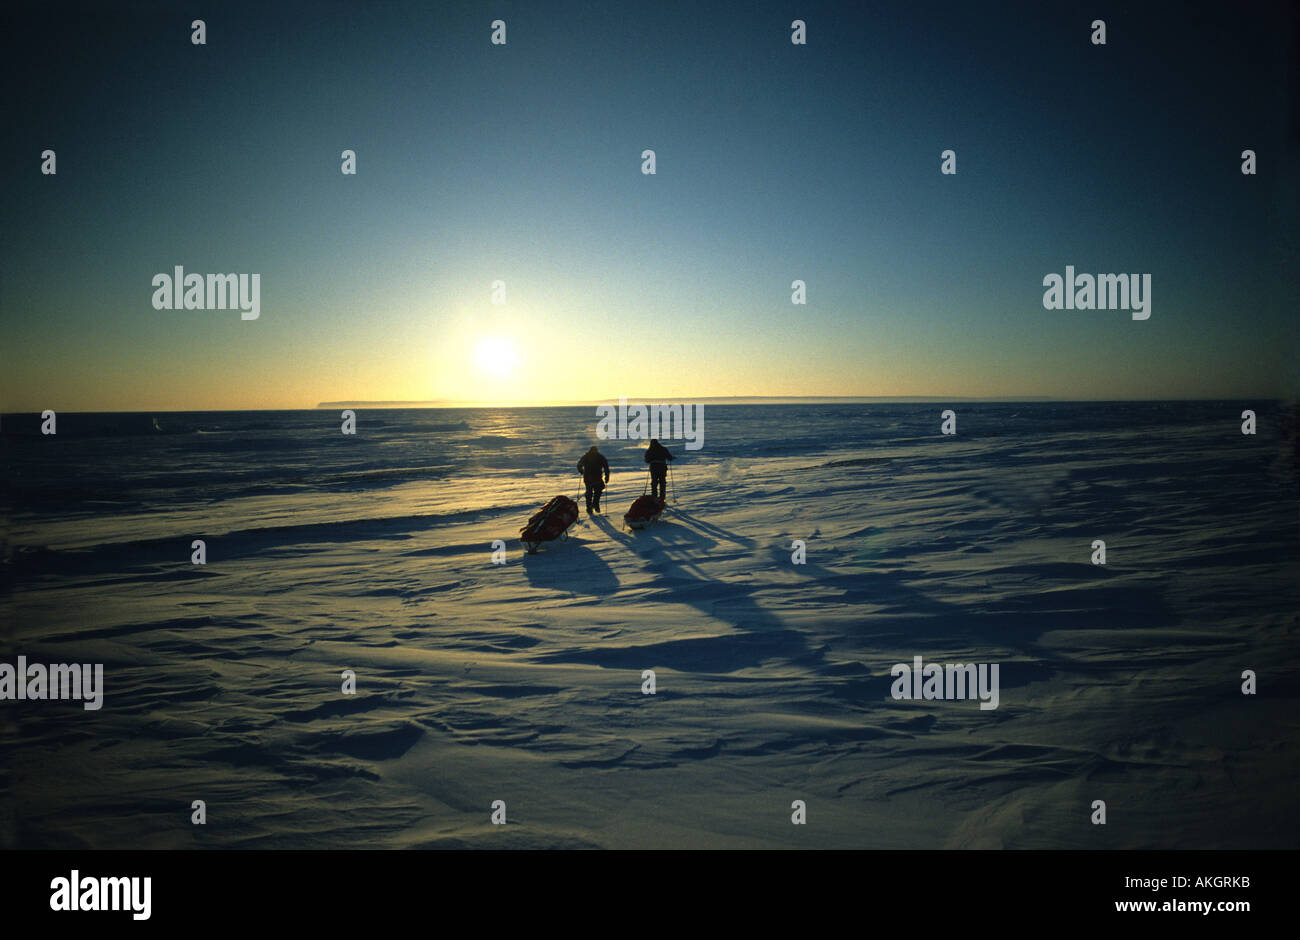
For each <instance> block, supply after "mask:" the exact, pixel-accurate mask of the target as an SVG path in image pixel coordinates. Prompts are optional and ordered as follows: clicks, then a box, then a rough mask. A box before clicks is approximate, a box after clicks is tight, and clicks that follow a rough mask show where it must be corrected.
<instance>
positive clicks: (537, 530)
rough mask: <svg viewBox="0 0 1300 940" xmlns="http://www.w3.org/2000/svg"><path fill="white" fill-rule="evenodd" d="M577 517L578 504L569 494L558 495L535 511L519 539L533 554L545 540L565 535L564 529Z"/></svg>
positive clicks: (521, 531) (520, 533)
mask: <svg viewBox="0 0 1300 940" xmlns="http://www.w3.org/2000/svg"><path fill="white" fill-rule="evenodd" d="M577 518H578V504H577V503H575V502H574V501H573V500H571V499H569V497H567V496H556V497H554V498H553V499H551V501H550V502H548V503H547V504H546V505H545V506H543V507H542V508H541V509H539V510H538V511H537V512H535V513H533V517H532V518H531V519H529V520H528V525H526V526H524V527H523V528H522V529H520V530H519V541H521V542H523V543H524V548H525V549H527V550H528V554H530V555H532V554H534V553H535V552H536V551H537V549H538V548H539V547H540V546H541V544H542V543H543V542H550V541H553V540H554V539H558V538H559V537H560V536H562V535H564V530H565V529H567V528H568V527H569V526H571V525H573V523H574V521H575V520H577Z"/></svg>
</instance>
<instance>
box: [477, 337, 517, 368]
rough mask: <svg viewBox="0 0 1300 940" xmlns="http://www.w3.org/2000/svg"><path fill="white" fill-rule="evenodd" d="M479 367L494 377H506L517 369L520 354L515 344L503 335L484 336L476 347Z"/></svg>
mask: <svg viewBox="0 0 1300 940" xmlns="http://www.w3.org/2000/svg"><path fill="white" fill-rule="evenodd" d="M474 357H475V359H477V360H478V367H479V369H480V370H481V371H483V372H485V373H486V374H488V375H490V376H493V377H494V378H505V377H506V376H509V375H510V374H512V373H513V372H514V371H515V366H517V365H518V364H519V356H518V354H517V353H516V352H515V344H514V343H513V342H511V341H510V340H508V339H506V338H505V337H502V336H484V337H483V338H481V339H480V340H479V341H478V345H477V346H476V347H475V351H474Z"/></svg>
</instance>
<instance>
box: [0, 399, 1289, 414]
mask: <svg viewBox="0 0 1300 940" xmlns="http://www.w3.org/2000/svg"><path fill="white" fill-rule="evenodd" d="M626 401H627V402H628V404H635V405H642V404H662V403H661V402H652V401H648V400H644V399H631V398H629V399H626ZM1214 401H1223V402H1297V401H1298V400H1297V398H1296V397H1295V396H1279V395H1257V396H1246V397H1218V396H1213V397H1208V398H1182V397H1171V398H1050V397H1042V398H1039V397H1033V396H994V397H988V398H981V397H970V396H960V395H953V396H943V395H875V396H872V395H839V396H836V395H805V396H794V395H734V396H709V397H701V398H695V399H693V400H691V401H689V402H682V401H678V402H672V404H713V405H717V406H726V405H744V404H769V405H799V404H857V403H861V404H872V403H885V404H933V403H936V402H939V403H942V402H960V403H964V404H1030V405H1032V404H1118V403H1141V402H1214ZM612 403H613V402H611V400H609V399H591V400H587V401H581V400H557V401H544V402H529V403H522V402H511V401H505V402H464V401H456V400H451V399H441V400H439V399H434V400H429V401H379V400H377V401H323V402H319V403H317V404H316V405H315V406H313V407H307V408H301V407H300V408H196V409H159V408H144V409H130V410H128V409H123V410H114V411H79V410H73V409H70V408H62V409H57V411H59V412H61V413H63V414H222V413H238V412H291V411H321V410H325V409H330V410H333V409H335V408H371V409H380V410H402V409H408V410H413V411H414V410H439V409H443V410H449V411H450V410H469V409H493V408H509V409H519V408H581V407H589V406H592V405H609V404H612ZM51 410H56V409H51ZM28 414H36V415H39V414H40V412H37V411H30V410H25V411H9V410H5V411H0V416H3V417H18V416H21V415H28Z"/></svg>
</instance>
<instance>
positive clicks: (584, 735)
mask: <svg viewBox="0 0 1300 940" xmlns="http://www.w3.org/2000/svg"><path fill="white" fill-rule="evenodd" d="M1255 407H1256V410H1258V411H1259V412H1260V415H1261V421H1260V424H1261V428H1264V427H1267V426H1270V425H1269V422H1270V421H1271V420H1272V418H1273V417H1277V414H1276V412H1275V411H1270V410H1269V407H1270V406H1266V405H1261V404H1259V403H1256V404H1255ZM710 408H711V411H710V416H709V437H708V440H707V446H706V447H705V448H704V449H703V450H701V451H699V452H698V453H692V454H690V455H685V454H683V455H681V456H679V459H678V460H677V461H676V462H675V463H674V465H673V473H674V481H673V482H674V484H675V489H676V500H675V501H674V500H672V499H670V501H669V506H668V510H667V511H666V512H665V514H664V516H663V519H662V520H661V521H660V522H659V523H657V524H655V525H652V526H651V527H649V528H647V529H645V530H642V531H638V532H630V531H625V530H624V529H623V528H622V527H621V526H620V521H621V517H622V512H623V511H625V510H626V508H627V506H628V505H629V504H630V503H631V502H632V500H633V499H635V498H636V497H637V496H639V495H640V494H641V492H642V490H643V488H644V483H645V479H644V470H643V466H642V465H641V463H640V451H639V449H638V448H637V447H636V446H635V442H632V443H627V442H617V441H611V442H608V445H609V446H602V449H603V450H604V451H605V452H606V454H607V456H608V457H609V460H610V463H611V467H612V470H613V475H612V478H611V482H610V490H609V491H608V493H607V495H606V497H605V499H604V503H605V506H606V507H607V512H608V514H607V515H603V516H592V517H589V518H588V517H586V516H584V517H582V519H581V520H580V521H579V522H578V523H577V524H576V525H575V526H574V527H573V528H572V529H571V530H570V536H571V537H570V538H569V540H568V541H567V542H555V543H551V544H549V545H548V546H547V548H545V549H544V550H543V551H542V552H540V553H539V554H537V555H535V556H525V555H524V554H523V553H522V550H521V548H520V545H519V543H518V541H517V536H518V531H519V527H520V526H521V525H522V524H523V523H524V521H525V520H526V519H527V518H528V516H529V515H530V514H531V513H532V512H534V511H535V510H536V509H537V508H538V507H540V506H541V505H542V504H543V503H544V502H545V501H546V500H547V499H549V498H550V497H551V496H554V495H556V494H559V493H565V494H567V495H570V496H574V495H576V494H577V493H578V491H579V483H578V480H577V477H576V474H575V473H574V472H573V465H574V463H575V462H576V460H577V458H578V456H580V455H581V453H582V451H583V450H585V448H586V446H589V445H590V439H589V436H588V435H587V434H584V431H585V432H589V431H590V428H591V426H592V425H594V415H592V414H591V413H589V412H590V410H589V409H542V410H520V411H517V412H507V411H501V410H497V411H490V412H473V411H466V412H455V413H452V414H448V413H447V412H408V413H403V412H384V413H383V414H382V416H381V417H382V425H379V424H377V425H376V426H374V427H373V429H372V427H371V425H370V423H369V414H368V413H367V412H365V411H361V412H359V413H358V434H357V436H356V438H355V439H345V438H343V436H342V435H340V434H339V432H338V427H337V423H335V422H334V418H335V417H336V416H335V415H333V414H326V413H321V412H311V413H288V414H286V416H285V417H284V418H283V420H282V422H281V423H280V424H279V425H277V423H276V419H274V418H268V416H267V415H265V414H259V415H256V416H244V417H243V418H241V416H239V415H224V416H213V415H206V416H203V421H205V422H207V424H208V425H209V426H218V425H219V426H220V428H221V431H222V434H223V435H235V436H236V437H237V436H238V435H239V433H240V431H239V422H240V421H241V420H248V421H253V420H254V418H255V419H256V421H257V422H259V423H261V424H264V425H266V426H265V427H261V428H259V429H256V430H250V431H248V434H250V435H253V436H255V437H256V436H261V437H267V436H270V437H271V438H277V436H278V440H279V441H280V443H279V444H277V445H275V446H266V447H245V448H242V449H241V447H240V445H237V444H235V443H234V442H233V441H232V443H231V444H230V446H229V447H228V448H226V449H221V450H217V451H213V450H211V449H209V448H207V447H205V446H195V447H194V448H193V449H187V448H186V447H185V446H183V445H181V444H178V443H177V442H178V440H179V439H180V438H182V437H184V435H161V436H157V437H154V438H149V437H147V436H143V435H142V436H140V437H139V438H137V439H136V440H134V441H133V443H132V445H131V447H130V448H122V449H117V448H116V447H108V446H106V445H105V440H106V438H104V437H102V436H95V435H88V436H86V437H84V438H80V439H71V438H70V439H69V440H68V441H66V442H64V441H60V444H61V446H63V447H65V448H66V452H65V454H64V458H66V463H63V464H59V465H58V466H54V467H51V466H50V465H49V464H47V463H46V462H45V461H47V460H48V457H46V456H44V455H43V454H42V452H40V451H39V450H38V444H39V442H37V441H29V440H27V439H25V438H22V439H19V440H17V443H13V442H12V441H10V440H6V442H5V448H6V454H5V473H4V484H5V497H6V509H7V512H8V514H9V518H10V522H11V525H10V533H11V534H10V539H11V543H12V544H11V546H10V548H11V551H10V557H9V559H8V561H7V562H6V564H5V569H6V576H5V581H6V583H7V585H8V586H9V588H10V590H9V591H8V592H7V594H6V595H4V596H3V598H2V600H0V603H3V607H4V609H3V617H4V620H5V622H6V623H7V624H11V625H12V643H13V645H14V647H15V648H16V649H19V650H20V651H21V652H23V653H25V654H26V655H27V657H28V658H29V659H31V660H33V661H35V660H40V661H48V662H94V663H103V664H104V675H105V678H104V683H105V697H104V706H103V708H102V709H101V710H99V711H97V712H95V713H93V714H92V713H88V712H83V711H82V710H81V709H80V708H79V707H78V708H77V709H76V710H75V714H74V713H73V710H72V709H67V710H59V709H58V708H55V707H50V708H44V709H40V710H35V709H30V708H29V709H26V710H23V711H22V712H21V713H18V712H16V711H14V710H12V709H10V710H7V711H6V715H9V716H13V715H17V716H18V717H16V718H14V717H9V718H8V723H7V724H6V725H4V726H0V746H2V747H3V749H4V753H5V754H6V761H7V763H8V764H9V769H8V786H9V790H10V795H11V796H12V798H13V799H14V800H15V803H16V806H17V814H16V821H15V822H14V824H13V832H12V836H11V837H12V840H13V841H14V842H16V844H18V845H22V846H31V847H35V846H52V847H72V846H81V845H86V846H90V847H149V848H155V847H171V846H191V845H204V846H224V847H278V848H289V847H293V848H306V847H334V846H388V847H443V848H456V847H498V846H512V847H548V846H550V847H595V846H607V847H634V846H637V847H639V846H654V847H673V846H683V847H705V846H715V847H755V846H795V845H818V846H825V847H900V848H901V847H913V848H924V847H940V846H955V847H997V846H1005V847H1060V848H1073V847H1096V848H1102V847H1106V848H1114V847H1125V848H1133V847H1154V846H1168V847H1181V846H1196V847H1211V846H1218V847H1229V846H1242V847H1246V846H1249V847H1259V846H1268V845H1276V846H1282V845H1288V844H1290V843H1289V842H1288V840H1292V839H1293V838H1294V834H1293V833H1294V830H1293V828H1292V829H1291V830H1290V831H1288V829H1287V827H1286V826H1285V825H1280V824H1279V823H1278V820H1289V821H1291V822H1292V823H1293V821H1294V809H1293V807H1292V799H1291V793H1292V786H1291V783H1290V778H1291V776H1292V771H1294V769H1295V767H1294V764H1295V763H1296V758H1295V755H1294V754H1293V753H1291V752H1290V751H1289V750H1287V749H1286V747H1281V748H1280V749H1279V745H1278V743H1277V742H1279V741H1283V740H1286V739H1287V734H1288V733H1289V732H1290V731H1293V730H1294V727H1295V715H1294V710H1293V703H1294V699H1295V696H1296V695H1297V692H1298V690H1300V662H1298V654H1297V652H1296V645H1295V638H1296V628H1297V617H1296V611H1297V609H1300V606H1298V605H1297V552H1296V524H1295V519H1296V517H1295V512H1296V491H1295V484H1294V479H1293V478H1292V477H1291V476H1289V475H1290V474H1293V472H1294V466H1293V458H1291V457H1290V456H1289V455H1290V454H1292V453H1293V451H1291V450H1288V448H1289V447H1290V446H1291V445H1290V444H1289V442H1287V441H1286V440H1284V439H1282V438H1281V437H1279V436H1277V435H1270V434H1269V433H1265V432H1261V434H1260V435H1259V436H1258V437H1255V438H1251V437H1244V436H1242V435H1241V434H1240V433H1237V432H1236V431H1235V428H1236V425H1235V424H1234V419H1235V413H1234V410H1233V406H1232V405H1231V404H1228V405H1224V404H1222V403H1190V404H1177V405H1173V404H1170V403H1161V407H1160V408H1159V409H1158V411H1157V412H1152V411H1150V406H1148V405H1145V404H1140V403H1135V404H1125V405H1107V404H1081V405H1067V404H1049V405H1030V404H1023V403H1018V404H1015V405H975V404H967V405H958V406H957V410H958V413H959V416H960V421H961V424H960V425H959V427H960V433H959V434H958V435H957V436H956V437H955V438H948V437H944V436H942V435H940V434H939V433H938V432H939V410H940V408H939V407H938V406H930V405H925V406H909V405H891V406H874V405H872V406H867V405H864V406H848V405H845V406H827V405H818V406H807V407H806V408H805V407H803V406H789V405H786V406H765V407H764V406H745V407H736V408H734V409H733V408H723V407H717V408H714V407H713V406H710ZM1236 412H1237V413H1239V412H1240V408H1237V409H1236ZM60 420H62V418H61V419H60ZM189 420H191V421H192V422H193V421H196V420H197V419H196V418H195V417H194V416H191V417H190V418H189ZM1280 420H1281V419H1280V418H1278V421H1279V422H1280ZM1273 426H1277V425H1273ZM61 427H62V426H61ZM203 436H204V435H200V434H195V435H192V439H193V440H198V439H200V438H202V437H203ZM142 442H143V443H142ZM625 444H626V445H627V446H624V445H625ZM11 445H12V446H11ZM145 447H154V448H156V449H154V450H151V451H150V450H145V451H142V450H141V448H145ZM232 453H238V454H240V455H241V456H240V460H239V461H238V462H234V463H228V462H227V460H226V457H227V456H228V455H229V454H232ZM79 461H80V462H83V463H84V466H80V465H79V463H78V462H79ZM1288 461H1291V462H1290V463H1288ZM289 463H292V464H293V465H295V466H297V467H299V468H300V469H299V470H297V471H295V472H296V473H298V474H299V477H298V478H297V479H299V480H300V482H301V485H300V486H299V487H298V488H284V487H283V485H282V484H283V483H284V481H285V480H287V479H288V477H287V473H288V472H289V471H288V470H287V465H288V464H289ZM83 470H84V471H85V472H84V473H83V474H82V475H78V474H79V472H80V471H83ZM425 471H427V473H425ZM421 474H424V475H423V476H422V475H421ZM277 480H278V481H279V483H275V486H277V487H280V488H279V489H276V490H275V491H274V492H269V491H268V492H252V491H250V490H249V489H248V487H249V484H250V481H254V482H261V483H263V484H266V485H268V486H270V485H272V483H274V481H277ZM79 481H81V482H79ZM169 481H172V482H169ZM670 495H671V494H670ZM28 497H33V498H31V499H29V498H28ZM1097 538H1103V539H1105V540H1106V542H1107V551H1108V556H1109V557H1108V560H1107V564H1106V565H1105V566H1094V565H1092V564H1090V563H1089V555H1090V551H1091V549H1090V544H1091V543H1092V541H1093V540H1094V539H1097ZM193 539H204V540H205V541H206V551H207V563H206V564H205V565H194V564H192V563H191V554H190V553H191V548H190V545H191V540H193ZM495 540H501V541H504V543H505V545H506V562H505V564H501V565H498V564H494V563H493V559H492V554H493V550H494V546H493V543H494V541H495ZM794 540H802V541H804V542H805V543H806V552H807V556H806V563H804V564H794V563H792V559H791V555H792V543H793V542H794ZM916 655H921V656H924V658H925V659H926V661H927V662H929V661H933V662H940V663H945V662H946V663H977V662H978V663H997V664H999V665H1000V670H1001V671H1000V684H1001V689H1000V704H999V706H998V707H997V708H996V710H981V709H980V708H979V707H977V706H976V705H975V704H974V703H971V702H961V701H942V700H937V701H925V700H918V701H899V700H896V699H894V698H893V697H892V696H891V684H892V682H893V680H892V678H891V673H890V670H891V666H892V665H893V664H895V663H911V662H912V659H913V656H916ZM1245 668H1253V669H1256V670H1258V671H1259V672H1260V674H1261V676H1265V675H1266V676H1267V678H1266V679H1263V678H1262V679H1261V682H1262V683H1263V682H1267V683H1269V684H1270V694H1269V695H1260V696H1258V697H1254V698H1246V697H1243V696H1242V695H1240V693H1239V691H1238V686H1239V678H1238V677H1239V675H1240V673H1241V671H1242V670H1243V669H1245ZM344 670H352V671H354V672H355V674H356V694H355V695H344V694H341V692H340V684H341V674H342V672H343V671H344ZM644 670H654V672H655V677H656V684H657V688H656V692H655V694H654V695H644V694H642V683H643V676H642V674H643V671H644ZM6 704H7V705H8V704H12V703H6ZM57 704H61V703H51V705H57ZM1094 798H1105V799H1107V800H1108V802H1109V805H1110V807H1111V812H1112V814H1113V815H1117V814H1118V813H1119V812H1121V811H1122V813H1123V817H1124V825H1123V826H1115V825H1112V826H1107V827H1093V826H1089V825H1087V807H1088V804H1089V802H1090V801H1091V800H1092V799H1094ZM194 799H204V800H206V801H207V805H208V810H207V812H208V819H209V823H208V825H206V826H203V827H194V826H190V825H188V806H189V803H190V801H191V800H194ZM496 799H501V800H504V801H506V803H507V806H508V808H509V820H510V823H511V825H509V826H507V827H492V826H490V825H489V824H488V816H489V812H490V806H491V803H492V801H493V800H496ZM794 799H802V800H805V801H806V802H807V804H808V807H809V825H808V826H792V825H790V819H789V816H790V809H789V808H790V803H791V801H792V800H794ZM1117 807H1120V808H1122V810H1121V809H1117ZM497 829H503V830H506V831H496V830H497Z"/></svg>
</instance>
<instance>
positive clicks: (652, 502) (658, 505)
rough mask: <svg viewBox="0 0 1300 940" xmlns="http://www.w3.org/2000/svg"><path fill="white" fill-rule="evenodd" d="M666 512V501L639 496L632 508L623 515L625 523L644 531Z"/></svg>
mask: <svg viewBox="0 0 1300 940" xmlns="http://www.w3.org/2000/svg"><path fill="white" fill-rule="evenodd" d="M663 511H664V501H663V500H662V499H659V498H658V497H657V496H638V497H637V498H636V502H634V503H633V504H632V508H631V509H629V510H628V511H627V512H626V513H624V514H623V521H624V522H626V523H627V524H628V526H629V527H631V528H633V529H644V528H645V527H646V526H648V525H649V524H650V523H652V522H654V521H655V520H656V519H658V518H659V514H660V513H661V512H663Z"/></svg>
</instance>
